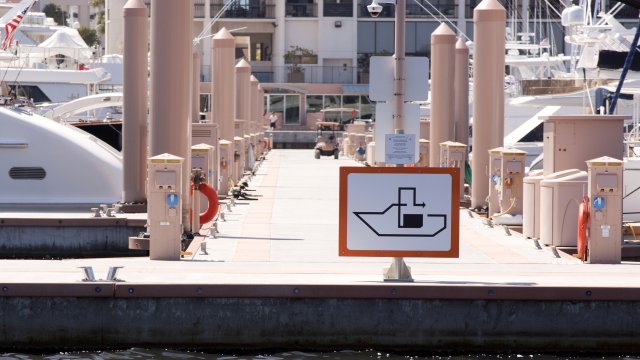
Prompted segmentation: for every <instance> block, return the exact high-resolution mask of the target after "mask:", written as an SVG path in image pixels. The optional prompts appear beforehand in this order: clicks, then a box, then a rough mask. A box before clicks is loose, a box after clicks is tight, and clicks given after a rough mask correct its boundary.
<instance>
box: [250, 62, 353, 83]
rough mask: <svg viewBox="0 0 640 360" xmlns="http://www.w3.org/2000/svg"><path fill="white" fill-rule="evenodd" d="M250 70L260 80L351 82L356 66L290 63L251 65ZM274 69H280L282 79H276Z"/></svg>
mask: <svg viewBox="0 0 640 360" xmlns="http://www.w3.org/2000/svg"><path fill="white" fill-rule="evenodd" d="M251 70H252V72H253V74H254V75H255V77H256V78H258V80H260V82H265V83H266V82H291V83H309V84H353V83H354V82H355V81H356V78H357V77H354V75H355V74H356V72H357V71H358V68H356V67H352V66H346V67H345V66H321V65H299V66H298V68H294V67H292V66H291V65H286V66H284V67H278V66H252V67H251ZM276 70H281V72H282V73H283V74H284V79H276V78H275V73H276V72H277V71H276Z"/></svg>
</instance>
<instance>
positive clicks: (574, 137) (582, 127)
mask: <svg viewBox="0 0 640 360" xmlns="http://www.w3.org/2000/svg"><path fill="white" fill-rule="evenodd" d="M540 118H541V119H542V120H544V125H543V126H544V133H543V141H544V150H543V151H544V174H545V175H548V174H552V173H554V172H558V171H562V170H566V169H579V170H583V171H586V170H587V167H586V164H585V161H587V160H589V159H593V158H596V157H600V156H610V157H613V158H616V159H622V158H623V156H624V145H623V143H622V138H623V123H624V120H625V119H628V118H629V117H628V116H619V115H553V116H542V117H540Z"/></svg>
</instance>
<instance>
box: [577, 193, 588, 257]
mask: <svg viewBox="0 0 640 360" xmlns="http://www.w3.org/2000/svg"><path fill="white" fill-rule="evenodd" d="M588 227H589V197H588V196H585V197H584V198H583V199H582V202H581V203H580V206H579V207H578V258H579V259H580V260H582V261H585V260H586V259H587V239H588V233H587V228H588Z"/></svg>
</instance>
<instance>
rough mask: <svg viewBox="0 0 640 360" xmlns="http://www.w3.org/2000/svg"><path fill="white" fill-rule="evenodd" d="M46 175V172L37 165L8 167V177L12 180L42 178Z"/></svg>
mask: <svg viewBox="0 0 640 360" xmlns="http://www.w3.org/2000/svg"><path fill="white" fill-rule="evenodd" d="M46 176H47V172H46V171H45V170H44V169H43V168H41V167H39V166H33V167H27V166H25V167H17V166H16V167H12V168H11V169H9V177H11V178H12V179H13V180H42V179H44V178H45V177H46Z"/></svg>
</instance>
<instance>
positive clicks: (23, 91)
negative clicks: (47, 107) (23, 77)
mask: <svg viewBox="0 0 640 360" xmlns="http://www.w3.org/2000/svg"><path fill="white" fill-rule="evenodd" d="M9 87H10V88H11V89H12V90H13V91H15V90H16V85H9ZM17 93H18V97H26V98H27V99H32V100H33V102H34V103H35V104H39V103H43V102H51V99H49V97H48V96H47V95H45V94H44V92H43V91H42V90H41V89H40V88H39V87H38V86H36V85H20V86H18V92H17Z"/></svg>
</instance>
